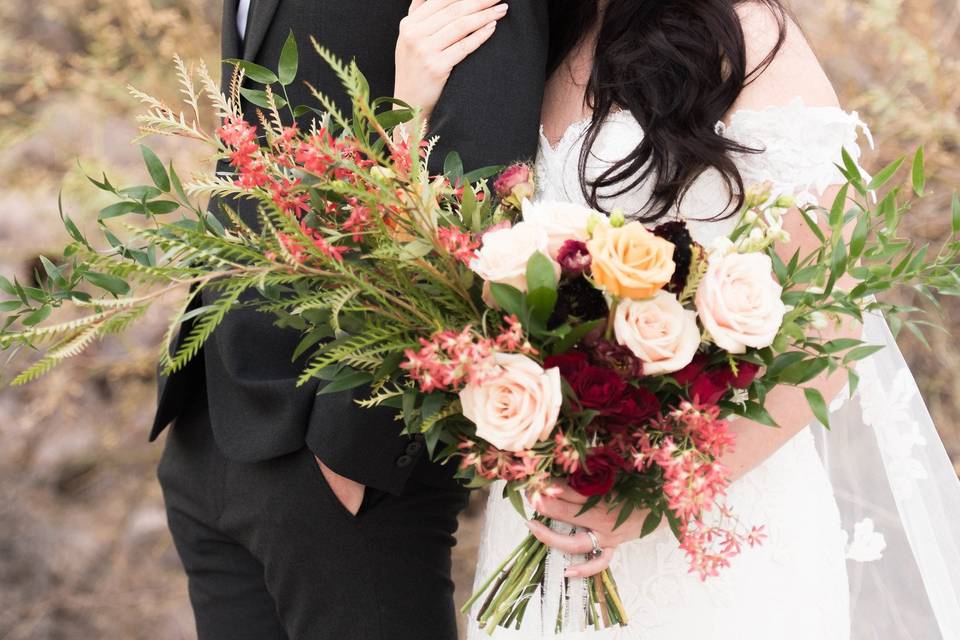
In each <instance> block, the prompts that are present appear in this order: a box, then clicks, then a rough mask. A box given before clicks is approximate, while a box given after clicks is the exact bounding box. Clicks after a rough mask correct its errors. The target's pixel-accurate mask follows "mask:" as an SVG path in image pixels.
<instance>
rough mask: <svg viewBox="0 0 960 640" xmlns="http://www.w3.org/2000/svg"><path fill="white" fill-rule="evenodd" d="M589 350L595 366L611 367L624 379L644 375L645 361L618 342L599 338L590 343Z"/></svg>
mask: <svg viewBox="0 0 960 640" xmlns="http://www.w3.org/2000/svg"><path fill="white" fill-rule="evenodd" d="M587 349H588V351H589V353H590V359H591V360H592V361H593V363H594V364H596V365H599V366H603V367H609V368H610V369H613V370H614V371H616V372H617V373H618V374H619V375H620V376H621V377H623V378H626V379H632V378H639V377H641V376H642V375H643V361H642V360H641V359H640V358H638V357H637V356H635V355H633V352H632V351H630V349H627V348H626V347H624V346H622V345H619V344H617V343H616V342H613V341H611V340H604V339H603V338H599V339H597V340H592V341H590V342H589V343H588V344H587Z"/></svg>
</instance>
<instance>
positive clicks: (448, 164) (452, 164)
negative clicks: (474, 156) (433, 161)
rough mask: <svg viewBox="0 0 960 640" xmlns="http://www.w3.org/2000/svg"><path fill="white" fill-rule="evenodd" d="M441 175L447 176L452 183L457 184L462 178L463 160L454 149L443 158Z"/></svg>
mask: <svg viewBox="0 0 960 640" xmlns="http://www.w3.org/2000/svg"><path fill="white" fill-rule="evenodd" d="M443 175H445V176H447V178H449V179H450V182H451V183H453V184H457V183H458V182H460V180H461V179H463V160H462V159H461V158H460V154H459V153H457V152H456V151H451V152H450V153H448V154H447V157H446V158H445V159H444V161H443Z"/></svg>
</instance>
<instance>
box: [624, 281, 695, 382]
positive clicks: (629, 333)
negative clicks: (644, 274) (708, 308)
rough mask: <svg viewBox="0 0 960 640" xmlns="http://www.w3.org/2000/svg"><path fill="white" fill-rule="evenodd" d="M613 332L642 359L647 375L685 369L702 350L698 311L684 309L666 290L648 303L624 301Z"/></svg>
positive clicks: (647, 301) (644, 301)
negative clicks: (700, 349) (700, 348)
mask: <svg viewBox="0 0 960 640" xmlns="http://www.w3.org/2000/svg"><path fill="white" fill-rule="evenodd" d="M613 331H614V335H615V336H616V338H617V342H619V343H620V344H621V345H623V346H624V347H626V348H627V349H629V350H630V351H631V353H633V355H635V356H637V357H638V358H639V359H640V360H642V361H643V372H644V373H645V374H647V375H651V376H656V375H662V374H665V373H673V372H674V371H679V370H680V369H683V368H684V367H685V366H687V365H688V364H690V362H691V361H692V360H693V356H694V355H696V353H697V349H698V348H699V347H700V328H699V327H698V326H697V313H696V311H689V310H687V309H684V308H683V305H682V304H680V302H679V301H678V300H677V297H676V296H675V295H673V294H672V293H667V292H666V291H660V292H658V293H657V295H655V296H654V297H652V298H649V299H647V300H621V301H620V303H619V304H618V305H617V310H616V313H615V315H614V319H613Z"/></svg>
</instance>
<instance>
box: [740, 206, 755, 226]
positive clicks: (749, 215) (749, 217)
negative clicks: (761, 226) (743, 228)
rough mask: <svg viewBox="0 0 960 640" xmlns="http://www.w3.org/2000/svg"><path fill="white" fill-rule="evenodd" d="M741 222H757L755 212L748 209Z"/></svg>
mask: <svg viewBox="0 0 960 640" xmlns="http://www.w3.org/2000/svg"><path fill="white" fill-rule="evenodd" d="M743 221H744V222H746V223H747V224H754V223H755V222H756V221H757V212H756V211H754V210H753V209H750V210H749V211H747V212H746V213H744V214H743Z"/></svg>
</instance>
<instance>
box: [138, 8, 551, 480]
mask: <svg viewBox="0 0 960 640" xmlns="http://www.w3.org/2000/svg"><path fill="white" fill-rule="evenodd" d="M509 2H510V11H509V13H508V15H507V17H506V18H505V19H503V20H502V21H501V22H500V24H499V26H498V28H497V32H496V34H495V35H494V36H493V38H491V40H490V41H488V42H487V43H486V44H485V45H484V46H483V47H482V48H481V49H480V50H478V51H477V52H476V53H475V54H473V55H472V56H471V57H470V58H468V59H467V60H465V61H464V62H463V63H462V64H460V65H458V67H457V68H456V69H454V71H453V73H452V75H451V77H450V80H449V82H448V84H447V86H446V88H445V90H444V93H443V96H442V98H441V100H440V102H439V103H438V104H437V106H436V107H435V110H434V115H433V116H432V118H433V121H432V123H431V128H432V131H431V133H432V134H436V135H439V136H440V140H441V142H440V145H439V147H438V148H437V149H436V150H435V152H434V155H433V156H432V161H433V162H435V163H442V162H443V158H444V157H445V156H446V153H447V151H449V150H451V149H455V150H457V151H458V152H459V153H460V155H461V156H462V158H463V161H464V165H465V167H466V168H467V169H468V170H469V169H470V168H478V167H482V166H488V165H497V164H508V163H510V162H513V161H516V160H523V159H530V158H532V157H533V156H534V154H535V152H536V147H537V135H538V126H539V120H540V107H541V102H542V99H543V87H544V82H545V77H544V76H545V69H546V57H547V47H548V16H547V2H548V0H509ZM408 7H409V0H254V1H253V5H252V7H251V10H250V17H249V19H248V26H247V34H246V39H245V41H244V43H243V44H242V45H241V42H240V37H239V34H238V33H237V30H236V26H235V25H236V10H237V0H225V3H224V13H223V42H222V48H223V51H222V53H223V57H224V58H236V57H240V56H241V55H242V57H244V58H245V59H248V60H252V61H254V62H257V63H258V64H261V65H263V66H266V67H268V68H271V69H276V67H277V63H278V61H279V58H280V50H281V48H282V46H283V43H284V41H285V39H286V37H287V34H288V33H289V32H290V31H291V30H292V31H293V33H294V34H295V35H296V37H297V41H298V43H299V44H300V53H301V64H300V73H299V76H298V79H297V83H296V84H295V86H293V87H290V88H289V89H288V91H289V93H290V98H291V102H292V103H293V104H295V105H297V104H311V105H313V104H314V102H315V101H314V100H313V99H312V98H311V97H310V94H309V91H308V89H307V88H306V86H305V84H304V81H308V82H310V83H311V84H313V85H314V86H316V87H317V88H318V89H319V90H320V91H321V92H323V93H325V94H327V95H330V96H333V97H334V99H335V100H336V101H337V102H338V103H339V104H338V106H340V107H341V108H344V107H346V106H347V105H348V100H347V96H346V95H345V93H344V91H343V90H342V88H341V86H340V84H339V81H338V80H337V79H336V77H335V76H334V74H333V72H332V71H331V70H330V69H329V68H328V67H327V66H326V64H325V63H324V62H323V61H322V60H321V59H320V58H319V56H317V55H316V53H315V52H314V51H313V50H312V47H311V46H310V44H309V38H310V36H311V35H312V36H314V37H316V39H317V41H318V42H320V43H321V44H322V45H324V46H326V47H328V48H329V49H331V50H332V51H333V52H334V53H335V54H337V55H338V56H340V57H341V58H343V59H345V60H349V59H351V58H355V59H356V61H357V63H358V65H359V66H360V69H361V70H362V71H363V72H364V74H366V76H367V79H368V80H369V82H370V90H371V95H372V96H374V97H376V96H386V95H390V94H391V93H392V90H393V80H394V49H395V45H396V38H397V33H398V29H399V24H400V20H401V19H402V18H403V17H404V16H405V15H406V13H407V10H408ZM231 69H232V68H231V67H226V68H225V69H224V74H225V77H224V84H225V85H226V83H227V82H228V81H229V73H230V71H231ZM245 111H246V114H247V116H248V120H249V121H251V122H255V121H256V120H255V118H254V114H255V107H253V106H252V105H249V104H247V105H245ZM346 112H348V113H349V109H347V110H346ZM219 169H220V170H223V171H226V170H228V167H226V166H223V165H221V166H220V167H219ZM231 205H232V206H234V207H236V208H237V209H238V213H239V214H240V215H241V217H243V218H244V220H245V221H246V222H248V223H249V224H255V223H256V219H255V210H254V209H253V207H251V206H250V205H249V203H240V204H239V205H237V203H231ZM218 209H219V208H218V207H216V206H214V211H215V212H217V210H218ZM198 304H199V302H198ZM187 331H189V326H185V327H183V328H182V330H181V335H185V334H186V332H187ZM299 339H300V335H299V334H298V333H297V332H295V331H291V330H284V329H280V328H278V327H276V326H275V325H274V323H273V319H272V318H271V317H269V316H268V315H266V314H263V313H258V312H255V311H252V310H249V309H237V310H235V311H232V312H231V313H230V314H228V316H227V318H226V319H225V321H224V322H223V324H222V325H221V326H220V327H219V328H218V329H217V330H216V331H215V332H214V334H213V336H212V337H211V339H210V341H209V342H208V343H207V344H206V345H205V347H204V349H203V353H202V355H200V356H198V357H197V358H195V359H194V360H193V361H192V362H191V363H190V365H188V366H187V367H186V368H185V369H183V370H181V371H180V372H178V373H176V374H174V375H173V376H172V377H171V378H170V379H164V378H162V377H161V379H160V390H159V403H158V408H157V414H156V418H155V421H154V425H153V430H152V432H151V440H152V439H155V438H156V437H157V436H158V435H159V434H160V432H162V431H163V429H164V428H166V426H167V425H168V424H169V423H170V422H171V421H172V420H174V419H175V418H176V417H177V415H178V414H179V412H180V411H181V410H182V409H183V407H184V406H186V402H187V400H188V399H189V398H190V397H191V395H192V394H193V393H195V392H196V391H197V390H198V389H200V388H201V387H203V386H205V387H206V389H207V395H208V398H209V408H210V419H211V426H212V429H213V433H214V436H215V439H216V442H217V445H218V446H219V448H220V449H221V451H222V452H223V453H224V455H226V456H227V457H228V458H231V459H234V460H236V461H242V462H252V461H261V460H267V459H270V458H273V457H276V456H280V455H284V454H287V453H290V452H292V451H296V450H298V449H301V448H302V447H303V446H304V444H306V445H307V446H308V447H309V448H310V449H311V450H312V451H313V452H314V453H315V454H316V455H317V456H318V457H319V458H320V459H322V460H323V461H324V462H325V463H326V464H327V465H328V466H329V467H330V468H331V469H333V470H334V471H336V472H337V473H340V474H341V475H344V476H347V477H349V478H352V479H354V480H356V481H358V482H360V483H362V484H364V485H367V486H372V487H375V488H378V489H381V490H384V491H389V492H391V493H399V492H400V491H401V490H402V489H403V486H404V485H405V483H406V481H407V479H408V477H409V476H410V474H411V472H412V471H413V470H414V469H417V470H418V471H417V473H418V474H422V475H423V477H424V478H425V479H427V481H429V478H431V477H433V476H436V475H438V474H437V473H436V470H435V468H434V469H432V470H431V467H432V465H429V464H427V463H426V461H421V460H420V459H421V458H422V457H423V456H424V450H423V443H422V439H420V438H407V437H400V435H399V432H400V429H401V425H400V423H399V422H398V421H397V420H396V419H395V412H394V411H393V410H389V409H376V410H364V409H361V408H359V407H358V406H357V405H356V403H355V402H354V400H355V399H356V398H357V397H358V396H360V395H362V393H363V392H362V391H355V392H343V393H340V394H330V395H323V396H317V395H316V391H317V383H310V384H307V385H304V386H302V387H297V386H296V379H297V376H298V374H299V372H300V371H301V369H302V366H303V364H304V363H303V361H299V362H291V359H290V356H291V354H292V353H293V351H294V349H295V347H296V345H297V343H298V342H299ZM441 475H442V474H441Z"/></svg>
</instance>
